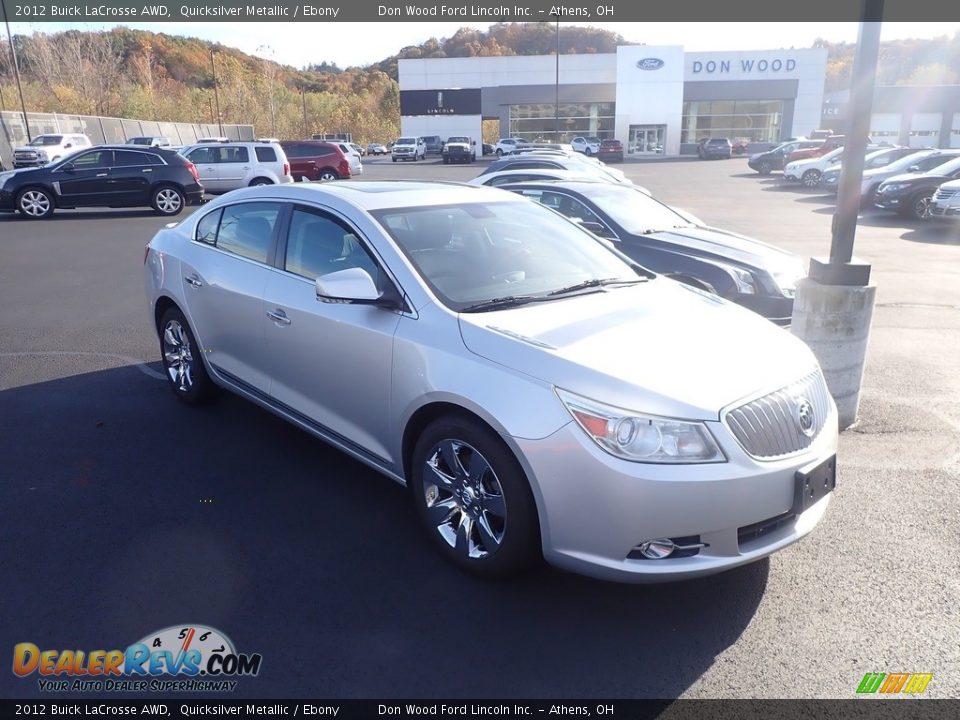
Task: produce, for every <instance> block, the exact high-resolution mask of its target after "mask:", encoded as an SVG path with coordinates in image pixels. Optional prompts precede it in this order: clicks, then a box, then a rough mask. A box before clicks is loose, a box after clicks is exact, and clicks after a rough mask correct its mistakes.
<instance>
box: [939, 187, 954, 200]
mask: <svg viewBox="0 0 960 720" xmlns="http://www.w3.org/2000/svg"><path fill="white" fill-rule="evenodd" d="M957 193H960V188H958V189H956V190H952V189H951V190H944V189H943V188H940V189H938V190H937V191H936V192H935V193H934V194H933V199H934V200H947V199H949V198H952V197H953V196H954V195H956V194H957Z"/></svg>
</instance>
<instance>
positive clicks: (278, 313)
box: [267, 308, 290, 325]
mask: <svg viewBox="0 0 960 720" xmlns="http://www.w3.org/2000/svg"><path fill="white" fill-rule="evenodd" d="M267 317H268V318H270V319H271V320H273V321H274V322H275V323H277V325H289V324H290V318H288V317H287V314H286V313H285V312H284V311H283V310H281V309H280V308H277V309H276V310H274V311H272V312H270V311H268V312H267Z"/></svg>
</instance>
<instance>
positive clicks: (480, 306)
mask: <svg viewBox="0 0 960 720" xmlns="http://www.w3.org/2000/svg"><path fill="white" fill-rule="evenodd" d="M543 300H544V296H543V295H507V296H506V297H498V298H491V299H490V300H484V301H482V302H478V303H475V304H473V305H467V307H465V308H462V309H461V310H460V312H480V311H483V310H499V309H501V308H508V307H516V306H518V305H526V304H527V303H532V302H538V301H543Z"/></svg>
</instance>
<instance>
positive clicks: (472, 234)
mask: <svg viewBox="0 0 960 720" xmlns="http://www.w3.org/2000/svg"><path fill="white" fill-rule="evenodd" d="M373 215H374V217H375V218H376V219H377V220H378V221H379V223H380V224H381V225H382V226H383V227H384V229H385V230H386V231H387V232H388V233H389V234H390V235H391V236H392V237H393V239H394V240H395V241H396V243H397V245H398V246H399V247H400V249H401V250H402V251H403V253H404V254H405V255H406V256H407V258H409V260H410V262H411V263H412V264H413V265H414V267H415V268H416V269H417V272H418V273H419V274H420V276H421V277H422V278H423V279H424V280H425V281H426V283H427V284H428V285H429V286H430V288H431V289H432V290H433V292H434V293H435V294H436V295H437V297H438V298H439V299H440V301H441V302H443V303H444V304H445V305H446V306H447V307H449V308H451V309H452V310H455V311H458V312H459V311H463V310H466V309H468V308H471V306H474V305H477V304H481V303H490V301H494V300H505V299H517V298H523V299H526V300H541V301H545V300H550V299H559V297H562V295H559V296H558V295H550V293H556V292H557V291H563V290H565V289H567V288H571V286H580V285H581V284H583V283H588V285H587V286H586V287H584V288H583V289H586V288H587V287H589V284H590V283H599V282H601V281H604V282H609V283H616V282H625V283H630V282H637V281H639V280H641V279H642V277H641V276H640V275H638V272H637V270H635V269H634V267H633V266H631V265H630V264H628V262H627V261H626V260H624V259H622V258H621V257H620V256H619V255H617V254H616V253H615V252H614V251H612V250H611V249H610V248H608V247H607V246H606V245H605V244H604V243H603V242H602V241H600V240H598V239H597V238H595V237H594V236H593V235H591V234H590V233H588V232H587V231H585V230H582V229H581V228H579V227H577V226H576V225H575V224H574V223H572V222H570V221H569V220H566V219H564V218H563V217H562V216H560V215H558V214H557V213H554V212H553V211H551V210H549V209H547V208H545V207H542V206H540V205H538V204H536V203H532V202H528V201H527V200H523V201H520V202H494V203H464V204H458V205H441V206H429V207H407V208H391V209H386V210H378V211H373Z"/></svg>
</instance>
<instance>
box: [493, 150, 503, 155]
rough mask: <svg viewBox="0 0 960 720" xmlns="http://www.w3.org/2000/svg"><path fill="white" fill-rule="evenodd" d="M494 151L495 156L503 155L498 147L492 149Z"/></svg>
mask: <svg viewBox="0 0 960 720" xmlns="http://www.w3.org/2000/svg"><path fill="white" fill-rule="evenodd" d="M494 152H495V153H496V155H497V157H503V150H501V149H500V148H497V149H496V150H494Z"/></svg>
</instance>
